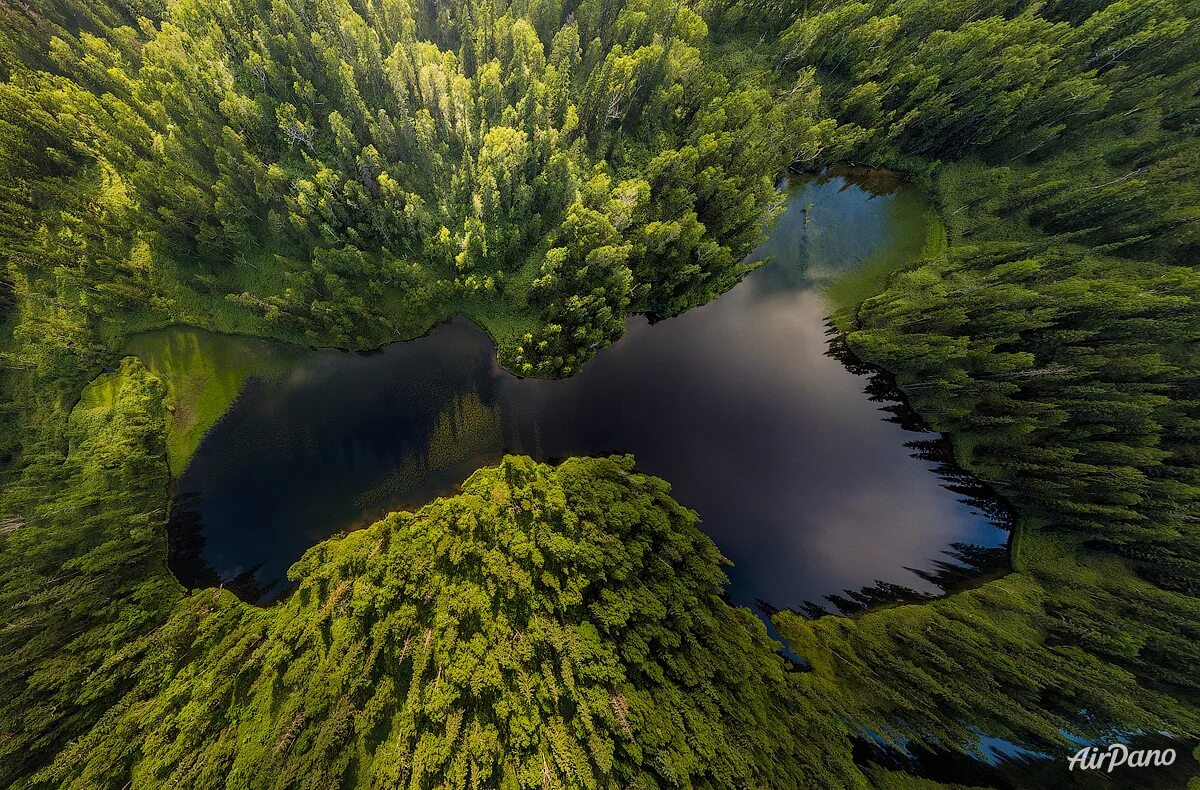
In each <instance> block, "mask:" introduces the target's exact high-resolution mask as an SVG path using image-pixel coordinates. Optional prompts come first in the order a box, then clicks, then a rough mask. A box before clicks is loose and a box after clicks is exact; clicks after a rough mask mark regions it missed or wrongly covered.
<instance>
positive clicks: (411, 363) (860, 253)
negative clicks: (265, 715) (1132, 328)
mask: <svg viewBox="0 0 1200 790" xmlns="http://www.w3.org/2000/svg"><path fill="white" fill-rule="evenodd" d="M926 223H927V218H926V210H925V205H924V202H923V200H922V199H921V196H920V195H919V193H917V192H916V190H914V189H911V188H908V187H904V186H903V185H900V184H898V183H897V182H896V180H895V179H894V178H890V177H887V176H885V175H882V174H878V173H865V172H861V171H842V172H838V173H834V174H829V175H826V176H823V177H818V178H796V179H793V181H792V184H791V186H790V188H789V190H788V199H787V207H786V210H785V212H784V214H783V215H782V216H780V218H779V219H778V220H777V221H776V223H775V225H774V226H773V228H772V231H771V233H770V236H769V238H768V240H767V241H766V242H765V243H764V244H763V245H762V247H761V248H760V249H759V250H757V251H756V252H755V253H754V256H755V257H756V258H760V259H765V258H770V261H771V262H770V263H768V264H766V265H764V266H762V267H760V268H759V269H757V270H755V271H754V272H752V273H751V274H749V275H748V276H747V277H746V278H745V280H744V281H743V282H742V283H741V284H739V285H738V286H737V287H735V288H734V289H732V290H731V291H730V292H728V293H726V294H725V295H723V296H721V297H720V298H718V299H716V300H714V301H713V302H710V303H709V304H707V305H704V306H702V307H699V308H696V309H694V310H691V311H689V312H688V313H685V314H684V315H682V316H679V317H677V318H673V319H669V320H665V321H660V322H657V323H654V324H651V323H649V322H648V321H647V320H646V319H645V318H641V317H634V318H631V319H629V321H628V322H627V327H626V328H627V331H626V335H625V337H624V338H622V339H621V340H620V341H619V342H618V343H616V344H614V345H613V346H612V347H610V348H607V349H604V350H602V351H601V352H600V353H599V354H598V355H597V357H596V359H594V360H593V361H592V362H591V363H589V364H588V365H587V366H586V367H585V368H584V370H583V371H581V372H580V373H579V374H578V375H576V376H574V377H572V378H570V379H566V380H561V381H550V380H538V379H518V378H516V377H514V376H512V375H511V374H509V373H508V372H506V371H504V370H502V369H501V368H499V366H498V365H497V364H496V361H495V349H494V346H493V345H492V342H491V340H490V339H489V338H488V337H487V335H486V334H485V333H484V332H483V331H482V330H481V329H479V328H478V327H477V326H475V325H474V324H473V323H471V322H470V321H469V320H467V319H465V318H457V319H454V320H452V321H450V322H448V323H446V324H443V325H441V326H438V327H436V328H435V329H434V330H433V331H432V332H430V333H429V334H428V335H426V336H425V337H422V338H419V339H416V340H412V341H406V342H401V343H395V344H391V345H389V346H386V347H385V348H383V349H380V350H378V351H374V352H368V353H351V352H341V351H334V350H301V349H291V350H288V351H287V352H286V353H283V354H277V355H275V356H274V357H272V362H271V364H270V366H269V367H270V368H271V370H270V374H269V375H267V374H265V372H264V375H254V374H253V373H251V374H249V375H248V376H247V378H246V380H245V383H244V384H242V385H241V387H240V394H239V395H238V397H237V399H236V401H235V402H234V404H233V406H232V407H231V408H230V409H229V410H228V411H227V412H226V413H225V414H224V415H223V416H222V417H221V419H220V420H219V421H218V422H217V423H216V425H215V426H213V427H212V429H211V430H210V431H209V432H208V433H207V434H206V435H205V437H204V439H203V440H202V441H201V443H200V445H199V447H198V449H197V451H196V453H195V454H194V455H193V457H192V459H191V461H190V463H189V464H188V466H187V467H186V469H185V470H184V471H183V474H182V476H181V477H180V478H179V480H178V482H177V485H176V489H175V501H174V503H173V507H172V516H171V525H170V532H171V542H172V549H171V564H172V568H173V570H174V571H175V573H176V574H177V575H178V576H179V577H180V579H181V580H182V581H183V582H184V584H185V585H187V586H192V587H195V586H206V585H210V584H215V583H225V584H226V585H227V586H231V587H233V588H234V589H235V590H236V591H237V592H238V593H239V594H240V595H242V597H244V598H246V599H248V600H255V601H265V600H269V599H270V598H271V597H273V596H275V595H277V594H279V593H280V592H282V591H283V590H284V589H286V571H287V568H288V567H289V566H290V565H291V564H292V563H293V562H295V561H296V560H298V559H299V558H300V556H301V555H302V554H303V552H304V551H305V550H306V549H307V548H308V547H310V546H312V545H313V544H315V543H317V542H319V541H320V540H322V539H324V538H326V537H328V536H329V535H331V534H334V533H336V532H339V531H343V530H347V529H351V528H354V527H357V526H362V525H364V524H366V523H369V522H370V521H372V520H374V519H376V518H378V517H380V516H382V515H383V514H384V513H386V512H388V511H390V510H394V509H398V508H411V507H416V506H419V505H420V504H422V503H424V502H427V501H429V500H430V499H432V498H434V497H435V496H438V495H441V494H446V493H451V492H452V491H453V490H454V487H455V485H456V484H457V483H459V482H461V481H462V480H463V479H465V478H466V477H467V476H468V475H469V474H470V472H471V471H472V470H474V469H475V468H477V467H479V466H481V465H485V464H490V463H494V462H495V461H497V460H498V459H499V458H500V456H501V455H503V454H504V453H523V454H528V455H532V456H534V457H535V458H538V459H540V460H554V459H559V458H564V457H567V456H570V455H604V454H609V453H632V454H633V455H634V456H635V457H636V458H637V463H638V467H639V469H640V470H642V471H644V472H647V473H650V474H654V475H658V476H660V477H663V478H664V479H666V480H667V481H669V482H670V483H671V484H672V486H673V495H674V496H675V498H676V499H678V500H679V501H680V502H681V503H683V504H684V505H686V506H688V507H691V508H693V509H695V510H696V511H698V512H699V514H700V517H701V519H702V523H701V527H702V528H703V529H704V530H705V531H706V532H708V534H709V535H711V536H712V538H713V539H714V541H715V542H716V544H717V546H718V547H719V548H720V549H721V551H722V552H723V553H724V554H725V555H726V556H727V557H728V558H729V559H730V560H731V561H732V562H733V566H732V567H731V568H728V569H727V573H728V575H729V577H730V582H731V583H730V587H729V597H730V599H731V600H732V601H733V602H734V603H737V604H744V605H751V606H753V605H755V604H762V605H764V606H766V607H768V608H769V607H780V608H800V607H803V606H804V605H805V602H806V601H812V602H817V603H823V604H824V605H826V606H827V607H829V608H834V604H837V605H838V606H839V607H840V608H841V609H843V610H852V609H853V608H854V607H855V606H856V605H860V604H862V603H878V602H884V601H886V600H888V599H889V598H901V599H902V598H903V595H904V594H905V593H904V592H903V591H905V590H910V589H911V590H913V591H916V592H917V593H924V594H932V593H936V592H939V591H940V590H941V589H943V588H945V587H947V586H952V585H954V584H958V583H962V582H963V581H964V580H966V579H969V578H970V577H971V576H972V574H975V575H978V574H979V573H986V572H995V571H996V569H997V567H998V566H999V565H1000V564H1002V563H1003V561H1004V548H1003V547H1004V546H1005V544H1006V541H1007V532H1006V530H1005V529H1004V524H1003V518H1002V517H1001V515H1000V514H1001V512H1002V508H1001V506H1000V505H999V503H997V502H995V501H994V500H991V499H990V498H989V497H988V495H987V492H986V491H985V490H983V489H982V488H981V487H980V486H979V485H978V484H975V483H974V482H973V481H971V479H970V478H969V477H968V476H966V475H964V474H962V473H961V472H960V471H959V470H957V469H956V468H955V467H954V465H953V463H952V462H951V460H950V458H949V455H948V451H947V448H946V446H945V443H944V442H943V441H941V440H940V437H939V436H938V435H936V434H932V433H929V432H927V431H925V430H924V429H923V428H922V426H921V425H920V424H919V422H918V421H917V420H916V418H915V416H914V415H913V414H912V413H911V411H909V410H908V409H907V407H906V406H905V405H904V404H903V402H902V401H901V400H900V399H899V398H898V395H897V393H896V392H895V391H894V388H892V387H891V385H890V382H889V380H888V379H887V377H886V376H883V375H881V374H880V373H879V372H878V371H875V370H873V369H872V368H870V367H869V366H865V365H862V364H861V363H859V362H857V361H856V360H854V358H853V357H852V356H851V355H850V354H849V353H848V352H847V351H846V349H845V348H844V346H843V344H842V343H840V342H839V338H838V336H837V335H836V334H835V333H833V332H831V330H830V329H829V325H828V322H827V319H826V316H827V314H828V312H829V307H828V302H827V299H826V298H825V296H824V294H825V292H826V290H827V288H828V286H829V285H830V284H831V283H844V282H845V281H846V277H847V276H854V274H855V273H861V272H869V271H871V270H872V269H874V268H879V267H887V266H888V265H889V264H890V263H892V262H894V261H895V260H897V259H901V258H905V257H910V256H912V255H915V254H916V253H917V252H918V251H919V250H920V248H921V246H922V245H923V243H924V241H925V238H926V235H927V230H928V226H927V224H926ZM232 342H237V343H242V344H244V343H246V342H247V341H246V340H245V339H237V340H236V341H234V340H231V339H228V338H222V337H221V336H217V335H210V334H208V333H205V332H202V331H201V330H195V329H190V328H185V327H178V328H171V329H166V330H161V331H159V332H155V333H149V334H148V335H144V336H141V337H140V338H138V339H137V340H136V343H135V344H134V345H135V347H136V348H140V349H154V348H156V347H162V346H169V345H170V344H173V343H174V344H179V343H191V344H195V343H199V344H203V345H207V346H213V345H220V344H222V343H232ZM250 342H252V343H259V342H260V341H250ZM262 345H263V346H267V345H270V344H267V343H266V342H265V341H262ZM147 353H148V352H147ZM279 357H283V359H280V358H279ZM879 582H882V584H878V583H879ZM863 588H869V589H868V591H867V592H866V593H865V594H864V593H859V597H857V598H856V597H854V596H848V595H846V594H845V593H844V592H843V591H845V590H852V591H858V590H862V589H863ZM830 595H834V596H837V595H841V596H842V597H841V598H840V599H837V598H835V599H834V602H833V603H830V602H829V601H828V600H826V596H830Z"/></svg>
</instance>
